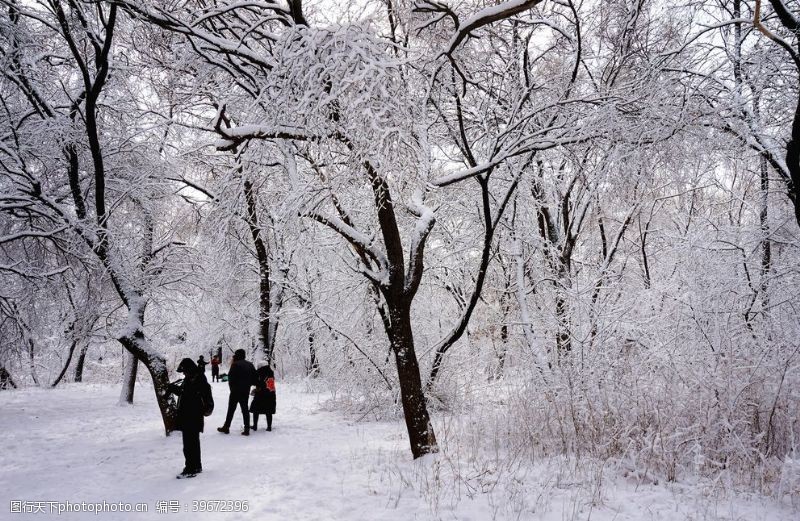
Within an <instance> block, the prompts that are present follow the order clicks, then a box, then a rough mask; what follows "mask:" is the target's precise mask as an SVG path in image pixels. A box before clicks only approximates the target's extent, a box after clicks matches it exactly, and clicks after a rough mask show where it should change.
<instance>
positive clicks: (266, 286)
mask: <svg viewBox="0 0 800 521" xmlns="http://www.w3.org/2000/svg"><path fill="white" fill-rule="evenodd" d="M244 196H245V200H246V201H247V225H248V227H249V228H250V234H251V235H252V237H253V246H254V247H255V250H256V260H257V261H258V277H259V284H258V290H259V296H258V336H259V338H258V340H259V342H260V343H261V350H262V351H263V353H264V356H265V357H266V358H267V363H269V364H270V365H272V363H273V360H272V358H273V348H274V342H273V341H272V340H271V338H270V336H271V335H270V333H271V331H270V316H271V311H272V309H271V308H272V306H271V300H270V280H269V254H268V252H267V245H266V241H264V234H263V233H262V232H263V230H262V229H261V226H259V224H258V204H257V200H256V194H255V192H254V191H253V183H251V182H250V181H249V180H246V181H245V182H244Z"/></svg>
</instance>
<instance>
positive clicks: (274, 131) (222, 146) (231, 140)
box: [214, 105, 318, 151]
mask: <svg viewBox="0 0 800 521" xmlns="http://www.w3.org/2000/svg"><path fill="white" fill-rule="evenodd" d="M223 121H224V122H226V124H227V123H229V121H228V119H227V118H226V117H225V106H224V105H223V106H222V107H221V108H220V110H219V113H218V114H217V117H216V118H214V131H216V133H217V134H219V135H220V136H222V138H221V139H218V140H217V141H216V142H215V146H216V147H217V149H218V150H221V151H226V150H233V149H234V148H236V147H237V146H238V145H240V144H241V143H243V142H245V141H248V140H250V139H287V140H295V141H309V140H311V139H314V138H316V137H318V136H316V135H314V134H310V133H308V132H306V131H305V130H303V129H302V128H299V127H291V126H284V125H241V126H238V127H227V125H226V127H227V128H226V127H223V126H222V123H223Z"/></svg>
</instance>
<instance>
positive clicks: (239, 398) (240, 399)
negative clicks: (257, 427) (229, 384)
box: [225, 391, 250, 431]
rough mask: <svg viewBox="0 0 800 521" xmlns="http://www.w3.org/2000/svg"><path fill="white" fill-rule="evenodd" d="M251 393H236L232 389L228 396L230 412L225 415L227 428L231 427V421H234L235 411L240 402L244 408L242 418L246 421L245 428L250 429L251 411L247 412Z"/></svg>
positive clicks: (240, 405)
mask: <svg viewBox="0 0 800 521" xmlns="http://www.w3.org/2000/svg"><path fill="white" fill-rule="evenodd" d="M248 396H249V393H248V392H247V391H245V392H243V393H242V392H239V393H235V392H233V391H231V394H230V395H229V396H228V414H227V415H226V416H225V428H226V429H230V427H231V422H232V421H233V413H234V412H235V411H236V405H237V404H238V405H239V407H240V408H241V409H242V420H243V421H244V430H246V431H249V430H250V413H249V412H247V399H248Z"/></svg>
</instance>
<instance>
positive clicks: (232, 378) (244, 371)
mask: <svg viewBox="0 0 800 521" xmlns="http://www.w3.org/2000/svg"><path fill="white" fill-rule="evenodd" d="M244 358H245V352H244V349H237V350H236V351H235V352H234V353H233V362H232V363H231V368H230V370H229V371H228V387H229V388H230V396H228V414H227V415H226V416H225V425H223V426H222V427H218V428H217V430H218V431H219V432H222V433H225V434H229V433H230V427H231V422H232V421H233V413H234V412H235V411H236V406H237V405H238V406H239V407H240V408H241V410H242V419H243V420H244V430H243V431H242V435H244V436H249V435H250V414H249V413H248V412H247V401H248V399H249V398H250V387H252V386H253V385H255V383H256V368H255V367H253V364H251V363H250V362H248V361H247V360H245V359H244Z"/></svg>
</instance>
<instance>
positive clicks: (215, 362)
mask: <svg viewBox="0 0 800 521" xmlns="http://www.w3.org/2000/svg"><path fill="white" fill-rule="evenodd" d="M211 381H212V382H218V381H219V357H217V356H216V355H215V356H212V357H211Z"/></svg>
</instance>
